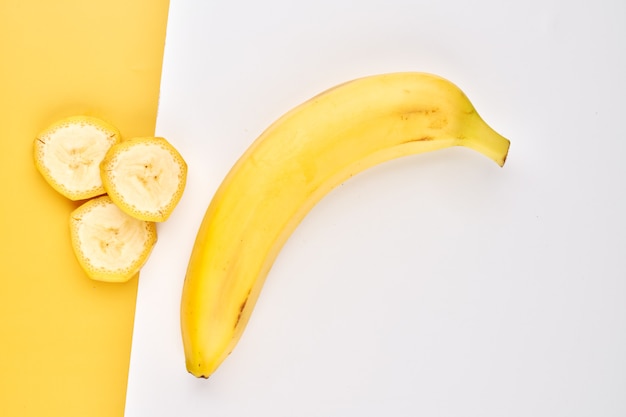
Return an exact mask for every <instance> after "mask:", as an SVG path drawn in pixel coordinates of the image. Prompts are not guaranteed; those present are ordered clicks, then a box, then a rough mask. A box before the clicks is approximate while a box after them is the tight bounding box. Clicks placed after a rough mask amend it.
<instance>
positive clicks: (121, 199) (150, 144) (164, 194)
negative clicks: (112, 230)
mask: <svg viewBox="0 0 626 417" xmlns="http://www.w3.org/2000/svg"><path fill="white" fill-rule="evenodd" d="M100 171H101V177H102V183H103V184H104V189H105V190H106V192H107V193H108V194H109V196H110V197H111V199H112V200H113V201H114V202H115V204H117V205H118V206H119V207H120V208H121V209H122V210H123V211H124V212H126V213H128V214H129V215H131V216H133V217H136V218H138V219H141V220H146V221H153V222H163V221H165V220H167V218H168V217H169V216H170V214H171V213H172V211H174V208H175V207H176V205H177V204H178V202H179V201H180V198H181V197H182V195H183V190H184V189H185V183H186V181H187V164H186V163H185V161H184V160H183V158H182V156H181V155H180V154H179V153H178V151H177V150H176V149H175V148H174V147H173V146H172V145H171V144H170V143H169V142H168V141H167V140H165V139H164V138H159V137H143V138H135V139H129V140H126V141H123V142H121V143H119V144H116V145H114V146H112V147H111V149H109V152H107V154H106V156H105V158H104V160H103V161H102V163H101V164H100Z"/></svg>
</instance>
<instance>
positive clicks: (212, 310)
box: [181, 73, 509, 378]
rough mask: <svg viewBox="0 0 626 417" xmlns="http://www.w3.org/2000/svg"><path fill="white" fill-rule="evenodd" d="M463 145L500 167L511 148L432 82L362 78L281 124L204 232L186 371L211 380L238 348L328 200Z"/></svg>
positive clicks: (245, 165) (404, 76)
mask: <svg viewBox="0 0 626 417" xmlns="http://www.w3.org/2000/svg"><path fill="white" fill-rule="evenodd" d="M456 145H461V146H466V147H469V148H472V149H474V150H476V151H478V152H480V153H482V154H484V155H486V156H487V157H489V158H490V159H492V160H493V161H495V162H496V163H497V164H498V165H500V166H502V165H503V164H504V161H505V159H506V155H507V152H508V149H509V141H508V140H507V139H505V138H504V137H502V136H501V135H499V134H498V133H496V132H495V131H494V130H492V129H491V128H490V127H489V126H488V125H487V124H486V123H485V122H484V121H483V120H482V119H481V117H480V116H479V115H478V113H477V112H476V111H475V109H474V107H473V106H472V104H471V103H470V101H469V100H468V99H467V97H466V96H465V95H464V94H463V92H462V91H461V90H459V89H458V88H457V87H456V86H455V85H453V84H451V83H450V82H449V81H447V80H445V79H442V78H440V77H437V76H433V75H430V74H424V73H392V74H383V75H375V76H370V77H365V78H361V79H357V80H354V81H351V82H348V83H345V84H342V85H339V86H337V87H335V88H333V89H330V90H328V91H326V92H324V93H322V94H320V95H318V96H316V97H314V98H312V99H311V100H309V101H307V102H305V103H303V104H302V105H300V106H298V107H296V108H294V109H293V110H291V111H290V112H288V113H287V114H285V115H284V116H282V117H281V118H280V119H278V120H277V121H276V122H275V123H273V124H272V125H271V126H270V127H269V128H268V129H267V130H266V131H265V132H264V133H263V134H262V135H261V136H260V137H259V138H258V139H257V140H256V141H255V142H254V143H253V144H252V145H251V147H250V148H249V149H248V150H247V151H246V152H245V153H244V154H243V155H242V157H241V158H240V159H239V160H238V161H237V163H236V164H235V165H234V167H233V168H232V170H231V171H230V172H229V174H228V175H227V176H226V178H225V179H224V181H223V183H222V184H221V186H220V187H219V189H218V191H217V192H216V194H215V196H214V198H213V200H212V202H211V203H210V205H209V207H208V209H207V212H206V214H205V217H204V219H203V221H202V224H201V226H200V228H199V231H198V234H197V238H196V242H195V245H194V248H193V251H192V254H191V258H190V261H189V266H188V269H187V274H186V278H185V282H184V288H183V294H182V303H181V326H182V337H183V344H184V351H185V357H186V365H187V370H188V371H189V372H190V373H191V374H193V375H195V376H197V377H204V378H208V377H209V375H211V374H212V373H213V372H214V371H215V370H216V369H217V368H218V366H219V365H220V364H221V363H222V361H223V360H224V359H225V358H226V357H227V356H228V355H229V353H230V352H231V351H232V350H233V349H234V347H235V345H236V344H237V342H238V341H239V339H240V337H241V335H242V332H243V331H244V328H245V326H246V324H247V322H248V319H249V318H250V314H251V312H252V310H253V308H254V305H255V303H256V301H257V298H258V296H259V293H260V291H261V288H262V286H263V283H264V281H265V278H266V276H267V274H268V272H269V270H270V268H271V266H272V264H273V262H274V260H275V258H276V256H277V255H278V253H279V251H280V249H281V247H282V246H283V244H284V243H285V241H286V240H287V239H288V237H289V236H290V234H291V233H292V231H293V230H294V229H295V228H296V227H297V225H298V224H299V222H300V221H301V220H302V219H303V217H304V216H305V215H306V214H307V212H308V211H309V210H310V209H311V208H312V207H313V206H314V205H315V204H316V203H317V202H318V201H319V200H320V199H321V198H322V197H323V196H324V195H326V194H327V193H328V192H329V191H330V190H332V189H333V188H334V187H335V186H337V185H338V184H340V183H341V182H342V181H345V180H346V179H348V178H350V177H351V176H353V175H355V174H357V173H359V172H361V171H363V170H365V169H366V168H368V167H372V166H374V165H376V164H379V163H382V162H384V161H387V160H390V159H393V158H397V157H401V156H404V155H409V154H416V153H421V152H428V151H434V150H437V149H442V148H447V147H451V146H456Z"/></svg>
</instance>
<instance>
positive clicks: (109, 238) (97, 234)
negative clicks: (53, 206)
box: [70, 195, 157, 282]
mask: <svg viewBox="0 0 626 417" xmlns="http://www.w3.org/2000/svg"><path fill="white" fill-rule="evenodd" d="M70 236H71V239H72V248H73V249H74V253H75V254H76V258H77V259H78V262H79V263H80V265H81V267H82V268H83V269H84V270H85V272H86V273H87V276H89V277H90V278H91V279H94V280H97V281H107V282H125V281H128V280H129V279H131V278H132V277H134V276H135V274H136V273H137V272H139V269H140V268H141V267H142V266H143V265H144V264H145V262H146V261H147V260H148V256H149V255H150V252H151V251H152V248H153V247H154V245H155V244H156V241H157V231H156V224H155V223H153V222H147V221H143V220H139V219H136V218H134V217H132V216H129V215H128V214H126V213H124V212H123V211H122V210H120V209H119V207H117V206H116V205H115V204H114V203H113V201H112V200H111V199H110V198H109V197H108V196H106V195H104V196H101V197H97V198H93V199H91V200H89V201H87V202H86V203H84V204H83V205H81V206H80V207H78V208H77V209H75V210H74V211H73V212H72V214H71V216H70Z"/></svg>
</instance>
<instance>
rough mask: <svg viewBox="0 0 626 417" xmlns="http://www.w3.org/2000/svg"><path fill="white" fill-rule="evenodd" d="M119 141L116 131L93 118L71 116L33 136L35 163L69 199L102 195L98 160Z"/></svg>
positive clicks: (118, 134) (50, 182)
mask: <svg viewBox="0 0 626 417" xmlns="http://www.w3.org/2000/svg"><path fill="white" fill-rule="evenodd" d="M119 141H120V132H119V131H118V130H117V129H116V128H115V127H114V126H112V125H110V124H109V123H107V122H105V121H103V120H100V119H98V118H95V117H89V116H73V117H68V118H66V119H62V120H59V121H57V122H56V123H53V124H52V125H50V126H49V127H48V128H46V129H45V130H44V131H42V132H41V133H40V134H39V135H37V137H36V138H35V142H34V157H35V166H36V167H37V169H38V170H39V172H40V173H41V174H42V175H43V177H44V178H45V179H46V181H47V182H48V183H49V184H50V185H51V186H52V187H53V188H54V189H55V190H57V191H58V192H59V193H61V194H62V195H64V196H65V197H67V198H69V199H71V200H85V199H88V198H91V197H95V196H98V195H101V194H104V192H105V191H104V187H103V186H102V180H101V178H100V162H102V159H104V155H105V154H106V153H107V151H108V150H109V148H110V147H111V146H113V145H114V144H116V143H118V142H119Z"/></svg>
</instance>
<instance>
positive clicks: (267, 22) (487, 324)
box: [126, 0, 626, 417]
mask: <svg viewBox="0 0 626 417" xmlns="http://www.w3.org/2000/svg"><path fill="white" fill-rule="evenodd" d="M624 39H626V2H623V1H620V0H614V1H610V0H599V1H596V2H589V1H587V2H583V1H565V0H541V1H539V0H527V1H520V2H515V3H513V2H501V1H495V0H477V1H471V2H470V1H461V0H458V1H453V0H437V1H434V0H433V1H415V0H413V1H409V0H405V1H401V0H378V1H374V0H368V1H366V0H359V1H357V0H352V1H342V0H317V1H307V2H303V1H281V0H265V1H263V2H257V1H252V0H246V1H229V2H226V1H212V2H205V1H200V0H198V1H182V0H173V1H172V2H171V4H170V18H169V23H168V33H167V41H166V49H165V60H164V66H163V78H162V89H161V100H160V109H159V117H158V123H157V134H159V135H162V136H165V137H167V138H168V139H169V140H170V141H171V142H172V143H174V145H175V146H176V147H177V148H178V149H179V150H180V151H181V153H182V154H183V156H184V157H185V159H186V160H187V162H188V165H189V179H188V184H187V188H186V191H185V194H184V197H183V199H182V201H181V203H180V205H179V206H178V207H177V209H176V211H175V213H174V214H173V216H172V217H171V218H170V220H168V221H167V222H166V223H164V224H161V225H160V228H159V242H158V244H157V246H156V248H155V250H154V252H153V255H152V257H151V258H150V260H149V263H148V264H147V266H146V267H145V268H144V270H143V272H142V275H141V278H140V283H139V298H138V304H137V312H136V322H135V334H134V340H133V348H132V355H131V368H130V376H129V385H128V396H127V407H126V415H127V416H128V417H140V416H141V417H143V416H150V417H157V416H200V415H203V416H219V417H229V416H251V415H252V416H273V417H281V416H285V417H291V416H324V417H329V416H382V415H385V416H394V417H399V416H417V415H421V416H477V417H478V416H480V417H490V416H493V417H496V416H497V417H502V416H507V417H515V416H532V417H542V416H546V417H554V416H567V417H577V416H594V417H595V416H602V417H613V416H615V417H618V416H619V417H623V416H625V415H626V395H625V394H626V260H625V258H624V254H625V252H626V220H625V218H624V215H625V214H626V199H625V197H626V191H625V190H626V188H625V185H626V184H625V182H626V181H625V180H626V167H625V165H624V160H625V157H626V137H625V134H626V131H625V129H624V127H623V126H624V123H623V121H624V117H625V110H626V105H625V104H624V98H625V97H626V81H625V74H626V61H625V57H626V42H625V41H624ZM407 70H416V71H426V72H432V73H436V74H439V75H441V76H444V77H446V78H448V79H450V80H451V81H453V82H454V83H455V84H457V85H459V86H460V87H461V88H462V89H463V90H464V91H465V92H466V94H467V95H468V96H469V98H470V99H471V100H472V102H473V103H474V105H475V106H476V108H477V110H478V112H479V113H480V114H481V115H482V116H483V117H484V119H485V120H486V121H487V122H488V123H489V124H490V125H491V126H492V127H494V128H495V129H496V130H497V131H499V132H500V133H501V134H503V135H504V136H506V137H508V138H510V140H511V142H512V146H511V150H510V154H509V158H508V161H507V164H506V165H505V167H504V168H499V167H497V166H496V165H495V164H494V163H493V162H491V161H489V160H488V159H486V158H485V157H483V156H482V155H480V154H478V153H475V152H472V151H469V150H465V149H450V150H444V151H439V152H436V153H432V154H426V155H418V156H411V157H406V158H403V159H400V160H396V161H392V162H389V163H386V164H383V165H380V166H378V167H375V168H373V169H371V170H369V171H367V172H365V173H362V174H360V175H359V176H357V177H355V178H353V179H351V180H350V181H348V182H346V183H344V184H343V185H341V186H340V187H338V188H337V189H336V190H335V191H333V192H332V193H331V194H329V195H328V196H327V197H326V198H325V199H324V200H322V202H321V203H320V204H319V205H318V206H316V207H315V208H314V209H313V211H312V212H311V213H310V214H309V215H308V217H307V218H306V219H305V220H304V222H303V223H302V224H301V225H300V227H299V228H298V229H297V230H296V231H295V233H294V234H293V235H292V237H291V239H290V240H289V241H288V242H287V245H286V246H285V247H284V249H283V251H282V252H281V254H280V256H279V258H278V260H277V261H276V263H275V265H274V268H273V269H272V271H271V273H270V275H269V276H268V279H267V283H266V286H265V288H264V290H263V292H262V294H261V297H260V299H259V302H258V304H257V307H256V310H255V311H254V314H253V316H252V319H251V321H250V324H249V326H248V329H247V331H246V333H245V334H244V337H243V339H242V340H241V342H240V344H239V345H238V347H237V348H236V349H235V351H234V352H233V353H232V355H231V356H230V357H229V358H228V359H227V360H226V362H225V363H224V364H223V365H222V367H221V368H219V370H218V371H217V372H216V373H215V374H214V375H213V376H212V377H211V378H210V379H209V380H199V379H195V378H194V377H192V376H191V375H190V374H188V373H187V372H186V370H185V365H184V357H183V351H182V343H181V339H180V328H179V303H180V293H181V288H182V283H183V279H184V274H185V269H186V266H187V260H188V256H189V253H190V251H191V247H192V245H193V241H194V238H195V234H196V231H197V228H198V226H199V223H200V220H201V218H202V215H203V214H204V211H205V209H206V207H207V205H208V203H209V201H210V199H211V197H212V195H213V192H214V191H215V189H216V188H217V186H218V185H219V183H220V181H221V180H222V178H223V177H224V175H225V174H226V172H227V171H228V170H229V168H230V167H231V165H232V164H233V163H234V162H235V160H236V159H237V158H238V156H239V155H240V154H241V153H242V152H243V151H244V150H245V149H246V147H247V146H248V145H249V144H250V143H251V142H252V141H253V140H254V139H255V138H256V137H257V136H258V135H259V134H260V133H261V132H262V131H263V130H264V129H265V128H266V127H267V126H268V125H269V124H270V123H271V122H273V121H274V120H275V119H276V118H278V117H279V116H281V115H282V114H283V113H284V112H286V111H287V110H289V109H290V108H292V107H293V106H295V105H297V104H299V103H301V102H302V101H304V100H306V99H308V98H309V97H311V96H313V95H315V94H317V93H319V92H321V91H322V90H325V89H327V88H329V87H331V86H334V85H335V84H339V83H341V82H344V81H347V80H350V79H353V78H357V77H360V76H363V75H370V74H376V73H381V72H393V71H407Z"/></svg>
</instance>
